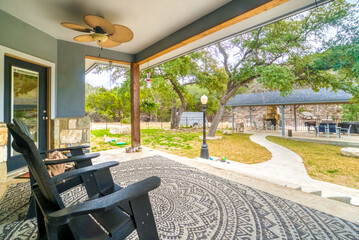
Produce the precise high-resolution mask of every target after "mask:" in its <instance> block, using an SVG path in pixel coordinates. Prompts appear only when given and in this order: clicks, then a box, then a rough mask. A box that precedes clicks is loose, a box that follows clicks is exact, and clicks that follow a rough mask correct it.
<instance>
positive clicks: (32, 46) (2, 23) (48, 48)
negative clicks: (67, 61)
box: [0, 10, 57, 64]
mask: <svg viewBox="0 0 359 240" xmlns="http://www.w3.org/2000/svg"><path fill="white" fill-rule="evenodd" d="M0 29H1V33H0V45H3V46H5V47H8V48H12V49H14V50H17V51H20V52H23V53H26V54H29V55H32V56H35V57H38V58H42V59H44V60H47V61H50V62H53V63H55V64H56V62H57V40H56V39H55V38H53V37H51V36H50V35H48V34H46V33H44V32H42V31H40V30H38V29H37V28H35V27H33V26H31V25H29V24H27V23H25V22H23V21H21V20H19V19H18V18H15V17H14V16H12V15H10V14H8V13H6V12H4V11H2V10H0Z"/></svg>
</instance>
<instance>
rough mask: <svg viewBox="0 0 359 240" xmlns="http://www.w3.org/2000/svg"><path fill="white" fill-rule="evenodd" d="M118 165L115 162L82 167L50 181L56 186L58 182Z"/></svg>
mask: <svg viewBox="0 0 359 240" xmlns="http://www.w3.org/2000/svg"><path fill="white" fill-rule="evenodd" d="M118 164H119V162H117V161H110V162H105V163H99V164H96V165H91V166H88V167H83V168H79V169H75V170H71V171H67V172H64V173H61V174H59V175H56V176H54V177H52V178H51V180H52V181H53V182H54V183H55V184H56V183H58V182H60V181H63V180H66V179H69V178H73V177H77V176H80V175H82V174H84V173H92V172H97V171H100V170H103V169H106V168H110V167H114V166H116V165H118Z"/></svg>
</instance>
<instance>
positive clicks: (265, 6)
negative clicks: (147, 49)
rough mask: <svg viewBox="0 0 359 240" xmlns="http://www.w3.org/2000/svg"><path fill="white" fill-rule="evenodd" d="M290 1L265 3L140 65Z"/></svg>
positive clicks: (144, 60)
mask: <svg viewBox="0 0 359 240" xmlns="http://www.w3.org/2000/svg"><path fill="white" fill-rule="evenodd" d="M288 1H289V0H272V1H270V2H268V3H265V4H263V5H261V6H259V7H257V8H254V9H252V10H250V11H248V12H245V13H243V14H241V15H239V16H237V17H234V18H232V19H230V20H228V21H225V22H223V23H221V24H219V25H217V26H215V27H212V28H210V29H208V30H206V31H204V32H201V33H200V34H197V35H195V36H193V37H190V38H188V39H186V40H184V41H182V42H180V43H178V44H176V45H173V46H172V47H169V48H167V49H165V50H163V51H160V52H158V53H156V54H154V55H152V56H150V57H148V58H146V59H143V60H141V61H140V62H138V63H139V64H140V65H141V64H143V63H146V62H148V61H151V60H153V59H155V58H158V57H160V56H162V55H165V54H166V53H169V52H172V51H173V50H176V49H178V48H180V47H183V46H185V45H187V44H189V43H192V42H194V41H197V40H199V39H201V38H204V37H206V36H208V35H210V34H212V33H215V32H218V31H220V30H222V29H224V28H226V27H229V26H232V25H234V24H237V23H239V22H242V21H243V20H246V19H248V18H251V17H253V16H256V15H258V14H260V13H262V12H265V11H267V10H269V9H271V8H274V7H276V6H279V5H281V4H283V3H285V2H288Z"/></svg>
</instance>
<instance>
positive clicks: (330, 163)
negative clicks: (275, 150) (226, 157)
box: [267, 136, 359, 188]
mask: <svg viewBox="0 0 359 240" xmlns="http://www.w3.org/2000/svg"><path fill="white" fill-rule="evenodd" d="M267 139H268V140H269V141H272V142H274V143H277V144H279V145H281V146H283V147H286V148H288V149H290V150H292V151H293V152H295V153H297V154H298V155H299V156H300V157H301V158H302V159H303V163H304V165H305V168H306V169H307V172H308V174H309V176H311V177H312V178H314V179H317V180H321V181H326V182H331V183H335V184H339V185H343V186H347V187H352V188H359V174H358V173H359V159H358V158H353V157H346V156H342V155H341V154H340V149H341V147H338V146H333V145H326V144H319V143H309V142H300V141H294V140H290V139H285V138H281V137H273V136H267Z"/></svg>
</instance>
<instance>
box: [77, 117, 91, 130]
mask: <svg viewBox="0 0 359 240" xmlns="http://www.w3.org/2000/svg"><path fill="white" fill-rule="evenodd" d="M77 127H78V128H79V129H84V128H88V129H90V127H91V121H90V118H89V117H83V118H80V119H79V120H78V121H77Z"/></svg>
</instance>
